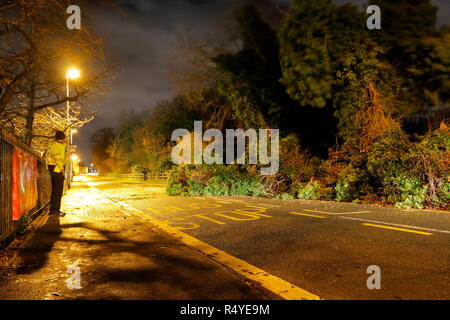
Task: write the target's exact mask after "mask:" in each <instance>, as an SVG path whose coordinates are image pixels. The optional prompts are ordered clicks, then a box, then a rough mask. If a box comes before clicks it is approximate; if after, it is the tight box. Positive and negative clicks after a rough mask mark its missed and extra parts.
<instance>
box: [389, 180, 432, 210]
mask: <svg viewBox="0 0 450 320" xmlns="http://www.w3.org/2000/svg"><path fill="white" fill-rule="evenodd" d="M389 180H390V183H389V187H387V188H386V189H385V190H386V191H385V192H386V193H387V196H388V201H389V202H391V203H394V204H395V206H396V207H398V208H406V209H411V208H417V209H422V208H423V202H424V201H425V194H426V191H427V186H426V185H423V182H422V181H420V179H417V178H409V177H405V176H400V177H398V178H393V179H389Z"/></svg>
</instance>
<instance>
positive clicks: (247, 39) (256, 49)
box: [212, 6, 288, 128]
mask: <svg viewBox="0 0 450 320" xmlns="http://www.w3.org/2000/svg"><path fill="white" fill-rule="evenodd" d="M236 20H237V23H238V32H239V36H240V39H241V41H242V46H241V48H240V50H238V51H237V52H232V53H223V54H219V55H217V56H215V57H214V58H213V59H212V60H213V62H214V63H215V65H216V69H217V71H218V72H219V73H220V74H221V76H222V77H223V78H224V81H221V82H219V83H218V84H217V86H218V89H219V92H220V94H222V95H223V96H224V97H226V99H227V100H228V102H229V103H230V104H231V106H232V110H233V117H234V119H236V120H238V121H240V122H241V123H242V124H243V126H244V127H246V128H251V127H258V126H259V127H261V126H264V125H266V124H271V125H277V124H278V123H279V120H280V119H279V118H280V115H281V110H282V107H283V106H284V105H286V101H287V100H288V96H287V94H286V92H285V90H284V88H283V87H282V86H281V84H280V83H279V81H278V79H279V78H280V77H281V70H280V66H279V61H278V41H277V36H276V33H275V31H274V30H272V29H271V28H270V26H269V25H268V24H267V23H266V22H265V21H264V20H263V19H262V18H261V17H260V16H259V14H258V12H257V11H256V9H254V8H253V7H252V6H245V7H243V8H242V9H241V10H239V11H238V14H237V17H236Z"/></svg>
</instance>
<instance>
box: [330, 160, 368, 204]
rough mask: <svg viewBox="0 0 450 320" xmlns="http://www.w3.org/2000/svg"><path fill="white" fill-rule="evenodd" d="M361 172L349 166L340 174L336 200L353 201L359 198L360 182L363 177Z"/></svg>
mask: <svg viewBox="0 0 450 320" xmlns="http://www.w3.org/2000/svg"><path fill="white" fill-rule="evenodd" d="M362 174H363V173H362V172H361V170H359V169H358V168H355V167H353V165H348V166H347V168H345V169H344V170H342V172H341V173H340V174H339V179H338V183H337V184H336V187H335V189H336V200H337V201H352V200H355V199H358V198H359V192H358V186H357V184H358V182H359V180H360V177H361V176H362Z"/></svg>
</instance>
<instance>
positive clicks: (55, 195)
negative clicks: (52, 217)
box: [50, 172, 64, 213]
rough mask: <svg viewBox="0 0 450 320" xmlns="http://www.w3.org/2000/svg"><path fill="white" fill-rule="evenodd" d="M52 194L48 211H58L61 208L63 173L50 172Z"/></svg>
mask: <svg viewBox="0 0 450 320" xmlns="http://www.w3.org/2000/svg"><path fill="white" fill-rule="evenodd" d="M50 175H51V178H52V196H51V198H50V213H59V212H60V209H61V198H62V195H63V189H64V173H61V172H51V173H50Z"/></svg>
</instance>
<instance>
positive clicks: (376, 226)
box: [289, 209, 432, 236]
mask: <svg viewBox="0 0 450 320" xmlns="http://www.w3.org/2000/svg"><path fill="white" fill-rule="evenodd" d="M305 211H311V212H320V213H322V211H314V210H306V209H305ZM289 213H291V214H295V215H298V216H305V217H310V218H317V219H326V217H322V216H318V215H314V214H308V213H300V212H294V211H291V212H289ZM323 213H324V212H323ZM362 225H363V226H368V227H374V228H381V229H388V230H395V231H403V232H409V233H415V234H421V235H425V236H430V235H432V233H430V232H424V231H417V230H411V229H405V228H397V227H388V226H385V225H381V224H372V223H362Z"/></svg>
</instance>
